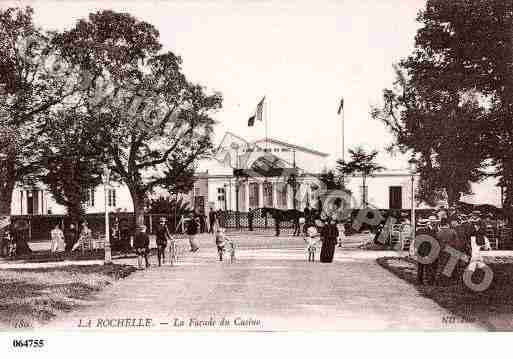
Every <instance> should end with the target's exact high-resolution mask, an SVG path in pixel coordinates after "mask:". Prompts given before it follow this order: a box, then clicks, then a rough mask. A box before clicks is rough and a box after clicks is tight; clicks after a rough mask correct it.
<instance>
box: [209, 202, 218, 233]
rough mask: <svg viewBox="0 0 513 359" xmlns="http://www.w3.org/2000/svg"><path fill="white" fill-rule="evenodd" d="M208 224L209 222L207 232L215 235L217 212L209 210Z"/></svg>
mask: <svg viewBox="0 0 513 359" xmlns="http://www.w3.org/2000/svg"><path fill="white" fill-rule="evenodd" d="M208 222H209V226H210V228H209V232H210V233H212V234H214V233H216V230H217V227H218V223H217V212H216V211H214V209H213V208H210V212H208Z"/></svg>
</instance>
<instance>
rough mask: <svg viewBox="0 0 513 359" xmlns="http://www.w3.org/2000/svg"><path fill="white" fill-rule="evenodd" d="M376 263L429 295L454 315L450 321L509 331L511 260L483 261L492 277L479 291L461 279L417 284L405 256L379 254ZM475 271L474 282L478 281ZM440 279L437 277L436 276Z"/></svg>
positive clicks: (511, 316)
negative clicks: (382, 255) (434, 284)
mask: <svg viewBox="0 0 513 359" xmlns="http://www.w3.org/2000/svg"><path fill="white" fill-rule="evenodd" d="M377 261H378V263H379V264H380V265H381V266H382V267H384V268H386V269H387V270H389V271H390V272H392V273H393V274H395V275H396V276H398V277H400V278H401V279H403V280H405V281H407V282H409V283H411V284H412V285H414V286H415V287H416V288H417V290H418V291H419V293H420V294H421V295H423V296H425V297H428V298H431V299H432V300H434V301H435V302H436V303H438V304H439V305H440V306H442V307H444V308H446V309H447V310H449V311H450V312H451V313H452V314H454V316H455V318H452V320H453V321H468V322H475V323H477V324H480V325H481V326H483V327H485V328H487V329H488V330H501V331H503V330H507V331H511V330H513V262H511V259H509V260H507V259H503V258H497V259H495V260H494V261H493V262H491V263H487V264H488V266H489V267H490V268H491V269H492V272H493V275H494V278H493V282H492V284H491V285H490V287H489V288H488V289H487V290H485V291H483V292H474V291H472V290H470V289H468V288H467V287H466V286H465V285H464V284H462V283H461V281H455V282H450V281H448V280H445V281H444V280H442V281H441V284H439V285H438V286H432V285H420V284H418V283H417V267H416V264H415V263H414V262H413V261H411V260H408V259H406V258H401V257H383V258H378V259H377ZM479 272H481V271H477V272H476V274H475V275H474V276H475V278H474V279H473V280H474V282H477V283H478V282H479V281H480V280H481V277H479V275H478V273H479ZM439 278H440V277H439Z"/></svg>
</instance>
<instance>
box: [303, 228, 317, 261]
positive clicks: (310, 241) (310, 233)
mask: <svg viewBox="0 0 513 359" xmlns="http://www.w3.org/2000/svg"><path fill="white" fill-rule="evenodd" d="M305 242H306V252H307V253H308V261H309V262H315V251H316V250H317V243H318V242H319V232H318V231H317V228H316V227H315V226H310V227H308V229H307V230H306V237H305Z"/></svg>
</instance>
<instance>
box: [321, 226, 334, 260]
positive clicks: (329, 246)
mask: <svg viewBox="0 0 513 359" xmlns="http://www.w3.org/2000/svg"><path fill="white" fill-rule="evenodd" d="M337 237H338V229H337V226H336V224H333V223H332V220H331V218H330V217H328V218H326V224H325V225H324V226H323V227H322V229H321V241H322V246H321V262H322V263H331V262H333V256H334V255H335V246H336V245H337Z"/></svg>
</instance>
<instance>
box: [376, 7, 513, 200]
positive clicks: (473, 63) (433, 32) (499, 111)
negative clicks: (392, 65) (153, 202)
mask: <svg viewBox="0 0 513 359" xmlns="http://www.w3.org/2000/svg"><path fill="white" fill-rule="evenodd" d="M512 14H513V3H512V2H511V1H502V0H492V1H485V0H475V1H465V0H455V1H443V0H428V1H427V4H426V8H425V9H424V10H423V11H421V12H420V13H419V16H418V18H417V20H418V21H419V23H420V24H421V28H420V29H419V30H418V32H417V36H416V37H415V49H414V51H413V53H412V54H411V55H410V56H408V57H407V58H406V59H403V60H402V61H401V62H400V63H399V65H398V67H397V69H396V73H397V76H396V78H397V81H396V83H395V87H394V88H392V89H387V90H385V91H384V94H383V98H384V106H383V108H381V109H373V113H372V114H373V116H374V117H375V118H378V119H380V120H382V121H384V122H385V124H386V125H387V126H388V128H389V129H390V130H391V131H392V133H393V134H394V136H395V144H394V146H393V147H396V148H398V149H400V150H402V151H403V152H408V151H411V152H410V153H411V155H412V158H411V160H412V162H414V163H415V164H416V165H417V167H418V170H419V173H420V175H421V186H420V191H419V193H418V195H419V197H420V199H423V200H426V201H428V202H431V201H433V200H435V199H436V198H433V194H434V193H440V190H442V189H445V190H446V191H447V194H448V197H449V198H448V200H449V202H450V203H451V204H452V203H455V202H456V201H457V200H458V199H459V197H460V194H461V193H469V190H470V185H469V183H470V182H472V181H479V180H481V179H482V178H483V177H484V176H485V175H486V174H487V173H485V171H484V170H485V169H486V170H488V169H495V172H493V171H492V172H489V173H488V174H492V175H497V176H499V177H500V183H501V184H502V185H506V186H508V187H509V188H510V189H513V167H512V166H513V161H512V160H513V156H512V155H513V147H512V144H513V122H512V116H511V115H513V112H512V109H513V107H512V106H513V101H512V99H513V79H512V77H511V70H512V69H513V52H512V50H513V43H512V42H511V33H512V32H513V21H512V20H513V16H512ZM490 165H492V167H490ZM511 197H513V196H512V195H511V194H507V198H510V199H507V201H506V202H511V200H513V198H511ZM506 205H507V203H506Z"/></svg>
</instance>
